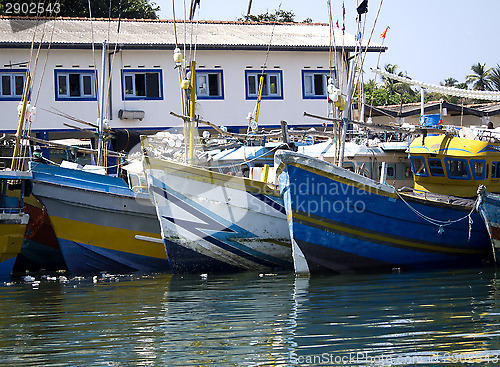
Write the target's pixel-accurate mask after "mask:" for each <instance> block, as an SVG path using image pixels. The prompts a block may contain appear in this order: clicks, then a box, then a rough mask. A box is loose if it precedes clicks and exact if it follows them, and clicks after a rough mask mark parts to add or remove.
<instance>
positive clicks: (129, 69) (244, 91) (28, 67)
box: [0, 17, 385, 138]
mask: <svg viewBox="0 0 500 367" xmlns="http://www.w3.org/2000/svg"><path fill="white" fill-rule="evenodd" d="M118 27H119V32H118ZM175 34H177V43H178V47H179V48H180V49H181V50H183V51H184V50H185V51H186V53H185V58H186V59H188V60H189V58H190V57H191V58H193V57H194V58H195V61H196V73H197V86H196V94H197V103H196V108H197V114H198V115H200V118H202V119H205V120H209V121H211V122H213V123H215V124H217V125H224V126H227V127H228V128H229V130H230V131H231V130H233V131H235V130H238V129H240V128H246V127H247V125H248V120H247V116H248V113H249V112H252V111H254V109H255V106H256V100H257V93H258V83H257V80H258V77H257V76H258V74H259V73H262V70H263V66H264V65H265V66H266V68H265V72H264V73H265V85H264V90H263V96H262V103H261V106H260V116H259V126H260V127H273V126H279V125H280V121H281V120H286V121H287V122H288V123H289V125H291V126H311V125H318V124H320V122H317V121H314V120H311V119H310V118H307V117H304V116H303V112H304V111H307V112H310V113H316V114H320V115H326V113H327V102H326V83H327V76H328V75H330V73H333V74H334V73H335V71H336V70H337V72H338V78H339V80H340V83H341V84H344V86H345V84H346V77H345V75H346V68H345V63H343V62H342V61H341V59H342V55H344V56H345V57H349V56H352V53H353V52H354V51H355V47H356V42H355V39H354V36H352V35H348V34H346V35H345V36H342V35H341V33H340V32H339V30H338V29H335V33H334V37H330V28H329V26H328V25H326V24H277V25H272V24H254V23H239V22H208V21H202V22H199V23H186V24H185V23H177V25H176V27H175V32H174V23H173V22H172V21H156V20H155V21H151V20H122V21H121V22H120V23H119V22H118V21H116V20H113V21H107V20H92V21H90V20H89V19H68V18H59V19H56V20H53V19H51V20H49V19H45V20H43V21H38V22H37V21H36V20H34V19H28V18H5V17H2V18H0V48H1V51H0V62H1V64H0V76H1V90H0V105H1V111H2V117H1V121H2V122H1V124H0V132H3V133H5V132H13V131H15V130H16V127H17V120H18V117H17V108H18V104H19V101H20V100H21V97H22V89H23V87H22V85H23V83H24V81H25V80H26V75H27V74H28V73H29V74H30V75H31V76H32V77H33V89H32V92H31V104H32V105H36V107H37V112H36V118H35V120H34V121H33V122H32V126H31V130H32V132H36V133H38V135H39V136H42V137H44V138H48V137H49V133H50V137H53V136H54V137H56V136H57V137H60V136H61V134H58V133H60V132H66V133H71V134H75V130H73V129H71V128H70V127H68V126H65V125H63V124H64V123H66V124H70V125H74V126H78V127H79V128H85V129H89V127H88V126H85V125H82V124H80V123H77V122H73V121H71V120H68V119H67V118H63V117H61V116H59V115H56V114H53V113H51V112H49V111H53V112H54V111H61V112H62V113H64V114H68V115H71V116H73V117H75V118H77V119H80V120H84V121H87V122H90V123H95V122H96V119H97V117H98V87H99V82H100V81H101V78H104V80H105V82H106V83H105V85H106V87H105V90H107V93H106V99H107V102H106V108H105V113H106V118H107V119H108V120H109V125H110V126H111V127H112V128H125V129H135V130H141V131H144V130H159V129H165V128H169V127H176V126H180V125H181V120H180V119H178V118H176V117H173V116H171V115H170V112H171V111H173V112H177V113H181V112H182V109H181V89H180V87H179V85H180V79H179V71H178V69H175V68H174V66H175V64H174V62H173V58H172V56H173V51H174V48H175V47H176V40H175ZM105 40H106V41H107V44H108V50H107V53H106V59H107V61H108V66H107V67H106V75H104V76H103V75H102V73H101V59H102V43H103V41H105ZM333 42H334V43H335V49H336V50H337V53H336V54H335V53H333ZM185 43H188V44H187V45H186V46H185ZM189 44H192V46H190V45H189ZM32 45H33V47H32ZM364 45H366V43H364ZM381 48H382V50H385V47H381V46H379V45H372V46H369V47H368V51H370V52H379V51H380V49H381ZM330 60H331V61H330ZM335 62H336V65H335V64H334V63H335ZM344 90H345V88H344ZM132 111H136V112H135V113H134V112H132ZM137 111H139V112H137ZM90 129H91V128H90ZM65 135H69V134H65Z"/></svg>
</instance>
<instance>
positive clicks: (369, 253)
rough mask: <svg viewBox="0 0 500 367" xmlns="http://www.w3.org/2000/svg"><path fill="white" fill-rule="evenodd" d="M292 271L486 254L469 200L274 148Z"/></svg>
mask: <svg viewBox="0 0 500 367" xmlns="http://www.w3.org/2000/svg"><path fill="white" fill-rule="evenodd" d="M275 165H279V168H278V174H279V187H280V191H281V196H282V198H283V201H284V204H285V210H286V214H287V220H288V227H289V231H290V236H291V240H292V250H293V259H294V266H295V270H296V272H299V273H309V272H317V271H328V272H335V273H346V272H358V271H359V272H365V271H374V270H377V271H391V270H392V269H393V268H400V269H422V268H442V267H455V266H473V265H479V264H481V263H482V262H483V260H484V259H489V258H491V250H490V245H489V241H488V233H487V230H486V228H485V225H484V223H483V222H482V221H481V219H480V218H479V215H478V214H477V213H476V212H475V211H474V200H471V199H466V198H456V197H450V196H444V195H438V194H432V193H418V192H417V193H415V192H403V191H399V190H397V189H396V188H395V187H394V186H391V185H387V184H380V183H378V182H376V181H374V180H371V179H369V178H367V177H363V176H361V175H359V174H357V173H354V172H351V171H349V170H346V169H344V168H342V167H338V166H335V165H333V164H330V163H327V162H324V161H322V160H318V159H315V158H311V157H308V156H306V155H302V154H299V153H295V152H290V151H278V152H277V153H276V155H275Z"/></svg>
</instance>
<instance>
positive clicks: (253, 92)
mask: <svg viewBox="0 0 500 367" xmlns="http://www.w3.org/2000/svg"><path fill="white" fill-rule="evenodd" d="M261 78H263V83H264V84H263V88H262V99H283V72H282V71H281V70H265V71H264V72H262V71H261V70H245V94H246V99H257V98H258V97H259V82H260V79H261Z"/></svg>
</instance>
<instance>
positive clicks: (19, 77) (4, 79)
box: [0, 69, 26, 101]
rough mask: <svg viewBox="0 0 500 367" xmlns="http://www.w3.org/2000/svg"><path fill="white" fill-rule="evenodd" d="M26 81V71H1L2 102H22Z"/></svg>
mask: <svg viewBox="0 0 500 367" xmlns="http://www.w3.org/2000/svg"><path fill="white" fill-rule="evenodd" d="M25 80H26V70H24V69H0V101H20V100H21V99H22V97H23V91H24V82H25Z"/></svg>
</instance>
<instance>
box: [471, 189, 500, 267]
mask: <svg viewBox="0 0 500 367" xmlns="http://www.w3.org/2000/svg"><path fill="white" fill-rule="evenodd" d="M481 188H482V189H480V190H479V198H478V201H477V205H476V208H477V211H478V212H479V214H480V215H481V218H482V219H483V221H484V224H485V225H486V228H488V234H489V236H490V242H491V250H492V252H493V254H494V258H495V262H496V263H497V264H499V263H500V195H498V194H492V193H490V192H487V191H486V188H485V187H484V186H482V187H481Z"/></svg>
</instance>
